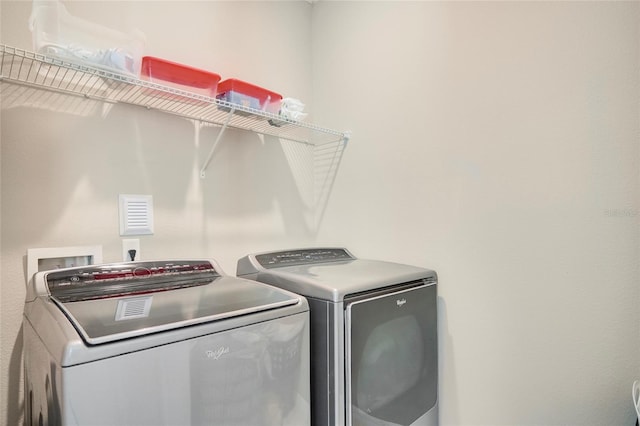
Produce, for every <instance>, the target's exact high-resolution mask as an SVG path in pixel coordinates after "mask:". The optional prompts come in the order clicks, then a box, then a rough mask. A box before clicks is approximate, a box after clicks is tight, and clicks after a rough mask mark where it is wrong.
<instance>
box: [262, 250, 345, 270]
mask: <svg viewBox="0 0 640 426" xmlns="http://www.w3.org/2000/svg"><path fill="white" fill-rule="evenodd" d="M353 259H355V257H353V256H352V255H351V254H350V253H349V252H348V251H347V250H345V249H343V248H314V249H300V250H288V251H280V252H273V253H263V254H258V255H256V260H257V261H258V263H259V264H260V265H262V267H264V268H267V269H269V268H280V267H284V266H293V265H309V264H314V263H327V262H336V261H341V260H353Z"/></svg>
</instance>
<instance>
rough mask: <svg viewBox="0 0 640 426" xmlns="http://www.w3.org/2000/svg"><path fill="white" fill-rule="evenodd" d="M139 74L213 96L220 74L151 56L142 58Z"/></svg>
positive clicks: (154, 81)
mask: <svg viewBox="0 0 640 426" xmlns="http://www.w3.org/2000/svg"><path fill="white" fill-rule="evenodd" d="M141 76H142V78H144V79H145V80H148V81H151V82H153V83H158V84H165V85H166V83H170V84H169V85H170V86H172V87H176V88H178V89H181V90H184V91H187V92H192V93H197V94H200V95H203V96H208V97H211V98H213V97H215V96H216V93H217V88H218V82H219V81H220V78H221V77H220V76H219V75H218V74H216V73H213V72H209V71H204V70H200V69H197V68H193V67H190V66H188V65H182V64H178V63H176V62H171V61H167V60H165V59H160V58H156V57H153V56H145V57H143V58H142V69H141Z"/></svg>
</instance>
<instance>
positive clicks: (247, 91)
mask: <svg viewBox="0 0 640 426" xmlns="http://www.w3.org/2000/svg"><path fill="white" fill-rule="evenodd" d="M216 97H217V98H218V99H222V100H225V101H227V102H230V103H232V104H238V105H241V106H244V107H248V108H253V109H258V110H265V111H269V112H273V113H277V112H278V110H279V109H280V101H282V95H280V94H278V93H276V92H272V91H271V90H267V89H263V88H262V87H259V86H256V85H255V84H251V83H247V82H246V81H242V80H238V79H235V78H230V79H227V80H224V81H221V82H220V84H218V95H217V96H216Z"/></svg>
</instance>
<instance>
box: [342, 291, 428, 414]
mask: <svg viewBox="0 0 640 426" xmlns="http://www.w3.org/2000/svg"><path fill="white" fill-rule="evenodd" d="M436 296H437V290H436V284H435V283H431V284H425V283H424V282H423V281H418V282H417V283H415V282H414V283H408V284H407V285H401V286H395V287H392V288H390V289H387V290H385V291H384V292H382V293H380V292H379V293H374V294H368V295H366V296H363V295H360V296H356V297H352V298H350V299H349V298H345V306H346V322H345V339H346V363H345V364H346V376H347V380H346V382H347V383H346V389H345V391H346V407H347V413H346V417H347V425H354V426H355V425H419V424H429V423H430V421H427V420H426V419H427V418H431V417H432V416H431V413H430V415H429V416H426V413H428V412H429V411H430V410H432V409H433V408H434V407H435V406H436V404H437V390H438V382H437V377H438V348H437V331H436V323H437V315H436Z"/></svg>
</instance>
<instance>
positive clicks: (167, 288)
mask: <svg viewBox="0 0 640 426" xmlns="http://www.w3.org/2000/svg"><path fill="white" fill-rule="evenodd" d="M23 329H24V365H25V407H26V413H25V419H26V424H28V425H32V424H36V425H49V426H52V425H79V426H87V425H109V426H115V425H153V426H159V425H225V426H226V425H242V426H247V425H295V426H298V425H304V424H309V423H310V420H309V416H310V407H309V398H310V396H309V340H308V333H309V312H308V305H307V302H306V300H305V299H304V298H303V297H301V296H299V295H296V294H293V293H290V292H287V291H284V290H281V289H278V288H275V287H272V286H268V285H264V284H260V283H256V282H252V281H249V280H244V279H240V278H236V277H230V276H226V275H225V274H224V273H223V272H222V271H221V269H220V268H219V266H218V265H217V264H216V263H215V262H214V261H212V260H180V261H170V262H169V261H145V262H126V263H116V264H106V265H97V266H96V265H90V266H84V267H76V268H68V269H59V270H54V271H48V272H39V273H37V274H36V275H35V277H34V279H33V280H32V281H31V284H30V286H29V287H28V289H27V297H26V304H25V308H24V323H23Z"/></svg>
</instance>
